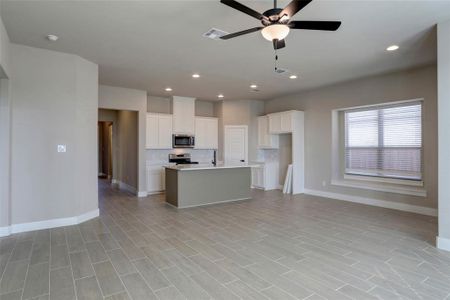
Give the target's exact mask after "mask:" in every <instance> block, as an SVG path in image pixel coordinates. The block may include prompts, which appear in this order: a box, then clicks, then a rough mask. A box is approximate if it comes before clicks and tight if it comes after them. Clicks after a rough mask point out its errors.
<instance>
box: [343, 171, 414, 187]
mask: <svg viewBox="0 0 450 300" xmlns="http://www.w3.org/2000/svg"><path fill="white" fill-rule="evenodd" d="M344 180H350V181H352V180H354V181H358V182H365V183H369V184H370V183H375V184H377V183H379V184H393V185H397V186H415V187H423V181H422V180H408V179H396V178H384V177H375V176H374V177H370V176H362V175H351V174H344Z"/></svg>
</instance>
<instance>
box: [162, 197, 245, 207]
mask: <svg viewBox="0 0 450 300" xmlns="http://www.w3.org/2000/svg"><path fill="white" fill-rule="evenodd" d="M250 199H252V198H251V197H249V198H237V199H231V200H224V201H217V202H210V203H204V204H199V205H187V206H178V207H177V206H175V205H173V204H171V203H169V202H167V201H166V204H169V205H170V206H172V207H175V208H178V209H181V208H192V207H199V206H207V205H214V204H220V203H228V202H236V201H243V200H250Z"/></svg>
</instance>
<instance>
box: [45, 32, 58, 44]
mask: <svg viewBox="0 0 450 300" xmlns="http://www.w3.org/2000/svg"><path fill="white" fill-rule="evenodd" d="M58 39H59V37H58V36H57V35H54V34H49V35H47V40H49V41H51V42H56V41H57V40H58Z"/></svg>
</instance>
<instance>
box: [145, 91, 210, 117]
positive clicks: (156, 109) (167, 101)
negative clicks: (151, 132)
mask: <svg viewBox="0 0 450 300" xmlns="http://www.w3.org/2000/svg"><path fill="white" fill-rule="evenodd" d="M147 111H148V112H153V113H162V114H171V113H172V97H157V96H151V95H148V97H147ZM195 115H196V116H201V117H217V115H216V114H215V110H214V102H213V101H203V100H196V101H195Z"/></svg>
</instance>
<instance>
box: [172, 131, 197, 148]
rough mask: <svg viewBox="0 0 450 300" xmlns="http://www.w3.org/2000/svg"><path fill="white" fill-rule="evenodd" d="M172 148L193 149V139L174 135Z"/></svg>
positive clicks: (188, 136) (187, 136)
mask: <svg viewBox="0 0 450 300" xmlns="http://www.w3.org/2000/svg"><path fill="white" fill-rule="evenodd" d="M172 146H173V148H194V147H195V137H194V136H193V135H187V134H174V135H172Z"/></svg>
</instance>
